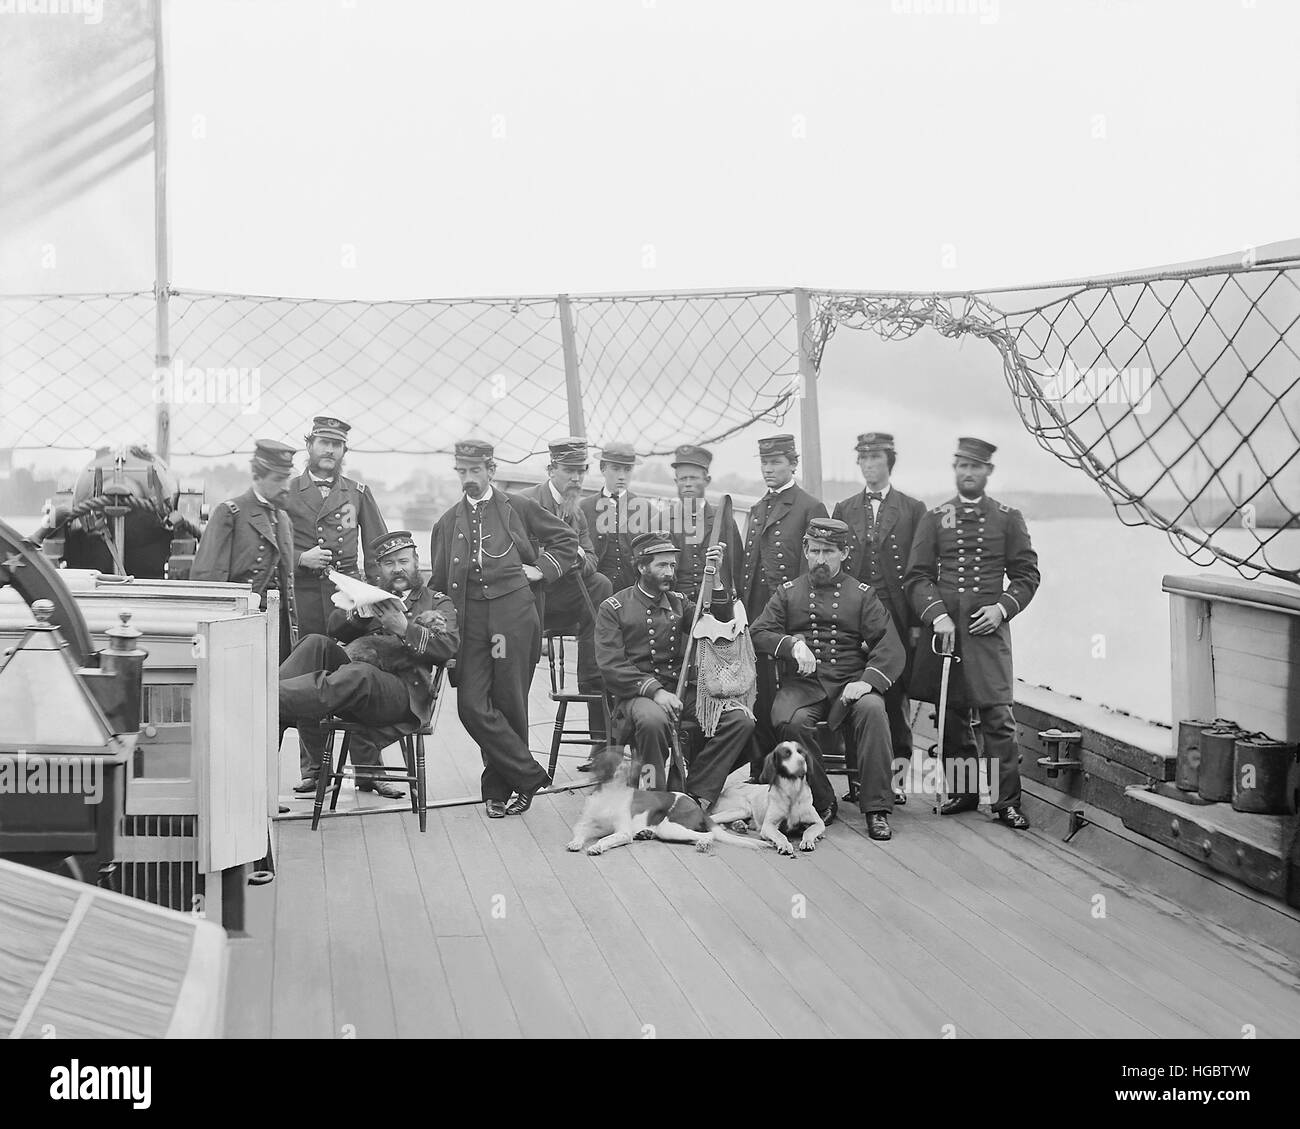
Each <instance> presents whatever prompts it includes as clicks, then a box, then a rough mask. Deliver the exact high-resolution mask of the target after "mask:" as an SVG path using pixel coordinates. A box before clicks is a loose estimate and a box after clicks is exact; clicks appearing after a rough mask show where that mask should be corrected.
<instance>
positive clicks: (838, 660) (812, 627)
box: [753, 517, 903, 840]
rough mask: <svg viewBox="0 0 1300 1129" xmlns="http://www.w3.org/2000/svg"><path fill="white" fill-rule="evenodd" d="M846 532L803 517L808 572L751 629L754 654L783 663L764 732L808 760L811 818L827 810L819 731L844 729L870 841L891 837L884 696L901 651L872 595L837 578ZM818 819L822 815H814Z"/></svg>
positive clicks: (829, 795) (830, 796)
mask: <svg viewBox="0 0 1300 1129" xmlns="http://www.w3.org/2000/svg"><path fill="white" fill-rule="evenodd" d="M848 541H849V527H848V526H847V525H846V524H845V523H844V522H842V521H839V520H837V519H835V518H825V517H823V518H813V519H812V521H810V522H809V523H808V532H807V534H806V535H805V536H804V539H803V550H804V556H805V558H806V559H807V562H808V571H807V572H805V573H803V574H802V575H801V576H798V577H796V578H795V579H794V580H787V581H785V583H783V584H782V585H781V586H780V587H779V588H778V589H777V590H776V591H775V592H774V593H773V594H772V598H771V599H770V600H769V601H768V603H767V607H766V608H764V609H763V614H762V615H760V616H759V617H758V619H756V620H755V621H754V626H753V638H754V649H755V650H756V651H759V652H761V653H763V654H767V655H771V656H773V658H775V659H780V660H784V662H783V673H782V676H781V688H780V689H779V690H778V691H777V692H776V698H775V700H774V701H773V704H772V725H773V726H774V727H775V728H776V730H777V733H778V735H779V737H780V739H781V740H783V741H798V742H799V743H800V744H802V745H803V746H804V747H805V748H807V749H808V750H809V752H810V753H811V754H812V757H811V760H810V762H809V765H808V785H809V787H810V788H811V789H812V797H813V806H814V807H815V808H816V809H817V811H818V813H819V814H820V813H822V812H825V811H828V810H829V809H830V808H831V807H832V802H833V800H834V793H833V792H832V791H831V785H830V781H829V780H828V779H827V777H826V768H825V764H824V761H823V757H824V754H825V750H823V749H822V748H821V741H820V738H819V731H818V729H817V726H818V724H819V723H821V722H824V721H829V722H830V723H831V725H832V726H837V725H838V724H840V723H841V722H846V723H847V724H848V726H849V733H848V734H847V737H846V743H847V744H848V745H849V746H850V747H852V748H853V749H855V750H856V752H857V768H858V803H859V805H860V807H861V809H862V814H863V815H865V816H866V819H867V834H868V835H870V836H871V838H873V839H880V840H887V839H889V838H890V837H891V834H892V833H891V831H890V828H889V816H890V814H891V813H892V812H893V810H894V802H895V800H894V790H893V787H892V781H893V768H892V764H893V756H892V746H891V742H890V737H889V721H888V718H887V715H886V706H885V695H887V694H888V693H889V690H890V688H891V687H892V686H893V685H894V682H895V681H896V680H897V678H898V676H899V675H900V674H901V673H902V672H903V645H902V643H900V642H899V639H898V633H897V632H896V631H895V630H894V622H893V619H892V618H891V616H890V614H889V612H888V611H887V610H886V609H885V606H884V604H882V603H881V601H880V600H879V598H878V597H877V596H876V593H875V591H874V589H872V587H871V586H870V585H868V584H864V583H863V582H862V581H860V580H858V579H857V578H856V577H854V576H852V575H851V574H850V573H848V572H846V571H845V570H844V567H843V566H844V560H845V557H846V555H847V551H848ZM822 818H823V820H824V819H825V816H824V815H823V816H822Z"/></svg>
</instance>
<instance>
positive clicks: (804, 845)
mask: <svg viewBox="0 0 1300 1129" xmlns="http://www.w3.org/2000/svg"><path fill="white" fill-rule="evenodd" d="M809 756H810V754H809V753H808V752H807V750H805V749H804V747H803V746H802V745H800V744H799V743H798V742H797V741H782V742H781V743H780V744H779V745H777V746H776V748H774V749H773V750H772V751H771V752H770V753H768V754H767V760H766V761H764V762H763V776H762V779H763V780H764V781H768V782H769V783H767V784H750V783H748V782H744V783H741V782H737V783H735V784H731V783H728V784H727V786H726V787H725V788H723V790H722V795H721V796H719V797H718V802H717V803H716V804H714V805H713V813H712V815H713V818H714V820H716V821H717V822H718V823H735V822H737V821H741V820H743V821H745V822H746V823H751V822H752V823H753V825H754V827H756V828H757V829H758V832H759V835H760V837H761V838H763V839H766V840H767V841H768V842H769V843H771V844H772V846H774V847H775V848H776V849H777V850H778V851H780V852H781V854H783V855H790V856H791V857H793V856H794V846H793V845H792V844H791V842H790V840H789V839H787V838H786V836H787V835H791V834H793V833H794V832H795V831H796V830H798V829H799V828H800V827H802V828H803V829H804V831H803V835H802V836H801V838H800V840H799V849H800V850H801V851H811V850H814V849H815V848H816V846H817V840H818V839H820V838H821V837H822V836H823V835H825V834H826V824H825V823H823V822H822V817H821V816H819V815H818V814H817V809H816V808H815V807H813V801H812V789H811V788H809V787H808V758H809Z"/></svg>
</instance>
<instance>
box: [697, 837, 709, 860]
mask: <svg viewBox="0 0 1300 1129" xmlns="http://www.w3.org/2000/svg"><path fill="white" fill-rule="evenodd" d="M695 849H696V850H697V851H699V852H700V854H702V855H707V854H708V853H709V852H710V851H711V850H713V836H712V835H704V836H703V837H702V838H699V839H696V840H695Z"/></svg>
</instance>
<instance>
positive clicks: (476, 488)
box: [465, 482, 484, 498]
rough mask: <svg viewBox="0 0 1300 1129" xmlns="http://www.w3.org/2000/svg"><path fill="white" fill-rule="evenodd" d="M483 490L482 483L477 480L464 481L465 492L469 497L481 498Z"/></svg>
mask: <svg viewBox="0 0 1300 1129" xmlns="http://www.w3.org/2000/svg"><path fill="white" fill-rule="evenodd" d="M483 490H484V487H483V485H482V483H479V482H467V483H465V493H466V494H468V495H469V496H470V497H471V498H481V497H482V496H483Z"/></svg>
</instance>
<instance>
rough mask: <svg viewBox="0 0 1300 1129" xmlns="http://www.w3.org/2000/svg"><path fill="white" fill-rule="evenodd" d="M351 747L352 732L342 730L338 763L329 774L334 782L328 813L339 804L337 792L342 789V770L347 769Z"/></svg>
mask: <svg viewBox="0 0 1300 1129" xmlns="http://www.w3.org/2000/svg"><path fill="white" fill-rule="evenodd" d="M351 747H352V732H351V731H350V730H347V729H345V730H343V744H342V746H341V747H340V748H339V763H338V767H337V768H335V770H334V772H333V773H332V774H331V776H332V778H333V780H334V794H333V795H332V796H330V811H333V810H334V809H335V808H336V807H337V806H338V802H339V790H340V789H341V788H342V787H343V769H344V768H345V767H347V763H348V750H349V749H350V748H351Z"/></svg>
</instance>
